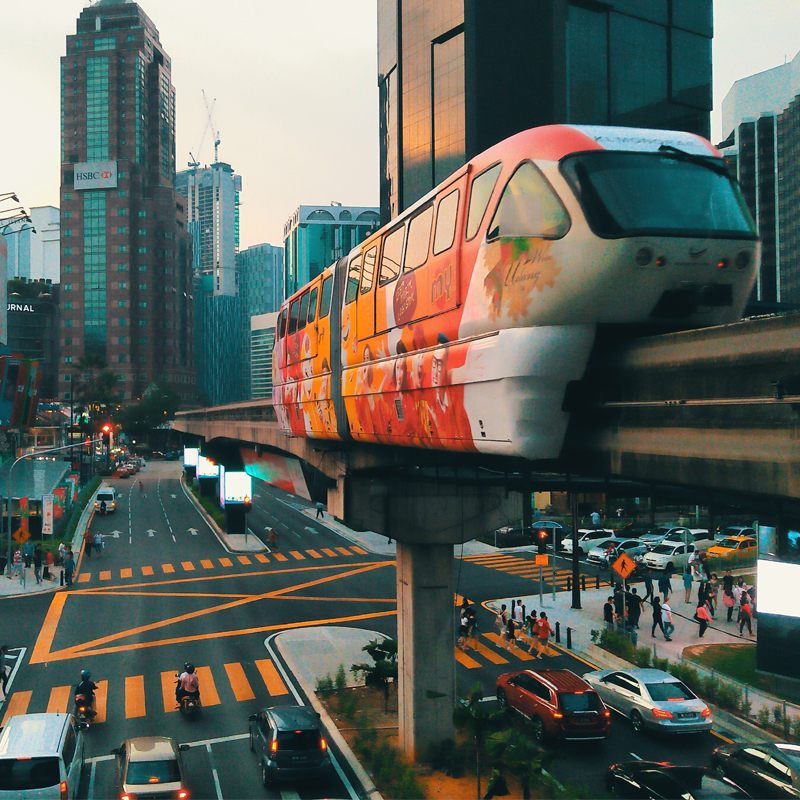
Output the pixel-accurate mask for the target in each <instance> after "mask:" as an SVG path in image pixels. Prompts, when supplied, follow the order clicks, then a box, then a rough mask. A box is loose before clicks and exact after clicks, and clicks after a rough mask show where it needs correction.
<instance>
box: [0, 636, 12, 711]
mask: <svg viewBox="0 0 800 800" xmlns="http://www.w3.org/2000/svg"><path fill="white" fill-rule="evenodd" d="M7 655H8V645H7V644H4V645H3V646H2V647H0V679H2V681H3V698H5V696H6V686H8V676H9V674H10V673H11V666H10V665H9V664H7V663H6V656H7Z"/></svg>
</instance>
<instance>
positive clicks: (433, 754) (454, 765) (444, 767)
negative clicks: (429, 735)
mask: <svg viewBox="0 0 800 800" xmlns="http://www.w3.org/2000/svg"><path fill="white" fill-rule="evenodd" d="M425 760H426V761H427V762H428V763H429V764H430V765H431V767H432V768H433V769H435V770H437V771H439V772H444V774H445V775H450V776H451V777H453V778H460V777H461V776H462V775H463V774H464V764H465V762H466V748H465V747H464V746H463V745H461V746H457V745H456V743H455V742H454V741H453V740H452V739H445V740H444V741H442V742H436V743H434V744H432V745H431V746H430V747H429V748H428V753H427V758H426V759H425Z"/></svg>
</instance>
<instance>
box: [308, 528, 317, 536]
mask: <svg viewBox="0 0 800 800" xmlns="http://www.w3.org/2000/svg"><path fill="white" fill-rule="evenodd" d="M306 530H307V531H308V532H309V533H313V534H314V535H315V536H319V531H315V530H314V529H313V528H309V527H308V526H306Z"/></svg>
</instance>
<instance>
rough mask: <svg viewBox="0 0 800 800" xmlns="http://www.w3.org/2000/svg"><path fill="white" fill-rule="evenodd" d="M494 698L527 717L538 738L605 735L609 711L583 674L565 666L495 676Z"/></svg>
mask: <svg viewBox="0 0 800 800" xmlns="http://www.w3.org/2000/svg"><path fill="white" fill-rule="evenodd" d="M495 690H496V694H497V702H498V704H499V706H500V707H501V708H512V709H514V710H515V711H518V712H519V713H520V714H522V715H523V716H524V717H527V718H528V719H529V720H530V721H531V724H532V725H533V728H534V736H535V737H536V739H537V741H539V742H543V741H544V740H545V739H548V738H550V739H604V738H605V737H606V736H608V731H609V729H610V726H611V720H610V717H611V713H610V712H609V710H608V709H607V708H606V707H605V705H603V701H602V700H601V699H600V697H599V696H598V694H597V692H595V691H594V690H593V689H592V687H591V686H589V685H588V684H587V683H586V681H584V680H583V678H581V677H579V676H578V675H576V674H575V673H574V672H570V670H568V669H546V670H543V671H542V672H536V671H534V670H530V669H528V670H523V671H522V672H507V673H505V674H504V675H501V676H500V677H499V678H498V679H497V684H496V687H495Z"/></svg>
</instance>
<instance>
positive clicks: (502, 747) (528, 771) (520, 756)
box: [486, 729, 551, 800]
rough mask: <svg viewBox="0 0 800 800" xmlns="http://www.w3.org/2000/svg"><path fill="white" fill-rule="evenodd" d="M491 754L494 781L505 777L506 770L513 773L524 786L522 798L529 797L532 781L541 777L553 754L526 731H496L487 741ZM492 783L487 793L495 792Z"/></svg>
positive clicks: (526, 798) (527, 799) (526, 799)
mask: <svg viewBox="0 0 800 800" xmlns="http://www.w3.org/2000/svg"><path fill="white" fill-rule="evenodd" d="M486 749H487V750H488V751H489V755H490V756H491V757H492V758H493V759H494V761H495V767H496V769H495V773H494V774H493V776H492V781H494V780H497V781H498V783H499V779H500V778H502V776H503V775H504V773H505V772H506V771H508V772H511V773H512V774H514V775H515V776H516V777H517V779H518V780H519V782H520V785H521V786H522V797H523V798H524V800H530V796H531V784H532V783H533V782H534V781H536V780H539V779H541V777H542V774H543V773H542V770H543V769H544V768H545V766H546V765H547V764H548V763H549V762H550V760H551V756H550V755H549V754H547V753H545V752H544V750H542V748H541V747H539V745H538V744H537V743H536V740H535V739H534V738H533V736H532V735H530V734H529V733H528V732H527V731H526V730H524V729H523V730H516V729H511V730H505V731H500V732H499V733H494V734H492V735H491V736H490V737H489V740H488V742H487V743H486ZM492 788H493V787H492V782H490V784H489V790H488V791H487V796H488V795H489V794H492Z"/></svg>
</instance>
